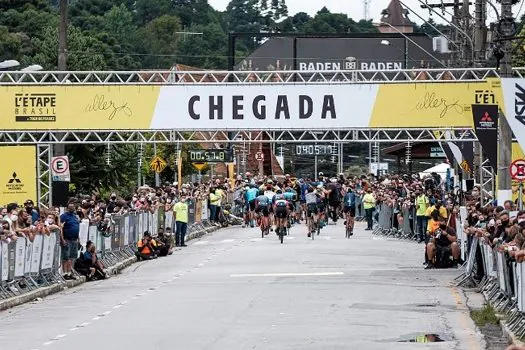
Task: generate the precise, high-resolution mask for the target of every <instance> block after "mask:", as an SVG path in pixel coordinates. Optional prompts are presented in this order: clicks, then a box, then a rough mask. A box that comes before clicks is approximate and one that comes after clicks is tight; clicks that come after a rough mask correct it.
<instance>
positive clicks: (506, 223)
mask: <svg viewBox="0 0 525 350" xmlns="http://www.w3.org/2000/svg"><path fill="white" fill-rule="evenodd" d="M508 225H509V220H503V221H502V222H501V226H503V227H507V226H508Z"/></svg>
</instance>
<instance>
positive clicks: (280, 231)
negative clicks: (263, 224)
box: [279, 228, 284, 244]
mask: <svg viewBox="0 0 525 350" xmlns="http://www.w3.org/2000/svg"><path fill="white" fill-rule="evenodd" d="M279 239H280V240H281V244H283V242H284V232H283V229H282V228H280V229H279Z"/></svg>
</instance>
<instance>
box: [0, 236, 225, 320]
mask: <svg viewBox="0 0 525 350" xmlns="http://www.w3.org/2000/svg"><path fill="white" fill-rule="evenodd" d="M218 229H219V227H216V226H212V227H208V228H205V229H203V230H199V231H197V232H193V233H190V234H189V235H188V239H187V240H188V241H191V240H193V239H196V238H200V237H202V236H205V235H206V234H208V233H211V232H214V231H217V230H218ZM136 261H137V257H136V256H132V257H129V258H127V259H125V260H124V261H121V262H119V263H117V264H115V265H113V266H110V267H108V269H107V272H108V274H109V275H116V274H117V273H118V272H120V271H122V270H124V269H125V268H127V267H129V266H131V265H133V264H134V263H135V262H136ZM85 282H86V277H84V276H80V278H79V279H78V280H76V281H64V282H62V283H57V284H54V285H51V286H47V287H42V288H38V289H36V290H33V291H31V292H28V293H25V294H22V295H17V296H14V297H11V298H8V299H4V300H1V301H0V311H4V310H7V309H10V308H12V307H15V306H19V305H22V304H26V303H29V302H31V301H33V300H35V299H38V298H44V297H47V296H49V295H51V294H56V293H60V292H62V291H63V290H66V289H69V288H73V287H77V286H79V285H81V284H83V283H85Z"/></svg>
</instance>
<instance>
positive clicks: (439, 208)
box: [425, 201, 448, 219]
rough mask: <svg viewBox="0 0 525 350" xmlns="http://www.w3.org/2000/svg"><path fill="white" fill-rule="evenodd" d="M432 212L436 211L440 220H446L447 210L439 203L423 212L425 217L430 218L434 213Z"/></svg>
mask: <svg viewBox="0 0 525 350" xmlns="http://www.w3.org/2000/svg"><path fill="white" fill-rule="evenodd" d="M434 210H437V211H438V213H439V216H441V217H442V218H444V219H446V218H448V212H447V208H445V207H444V206H443V205H442V203H441V201H437V202H436V204H435V205H433V206H431V207H429V208H427V211H426V212H425V216H426V217H430V216H431V215H432V213H433V212H434Z"/></svg>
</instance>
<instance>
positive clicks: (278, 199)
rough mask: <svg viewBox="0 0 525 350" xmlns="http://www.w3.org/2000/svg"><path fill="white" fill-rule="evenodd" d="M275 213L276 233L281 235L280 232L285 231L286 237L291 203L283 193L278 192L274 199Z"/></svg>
mask: <svg viewBox="0 0 525 350" xmlns="http://www.w3.org/2000/svg"><path fill="white" fill-rule="evenodd" d="M273 207H274V208H273V212H274V215H275V219H276V223H275V224H276V225H275V226H276V229H275V232H276V233H277V234H279V230H283V229H284V233H283V235H286V230H285V228H286V221H287V219H288V210H289V209H288V208H289V203H288V201H287V200H286V198H285V197H284V194H283V191H281V190H278V191H277V193H276V194H275V196H274V197H273Z"/></svg>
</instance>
